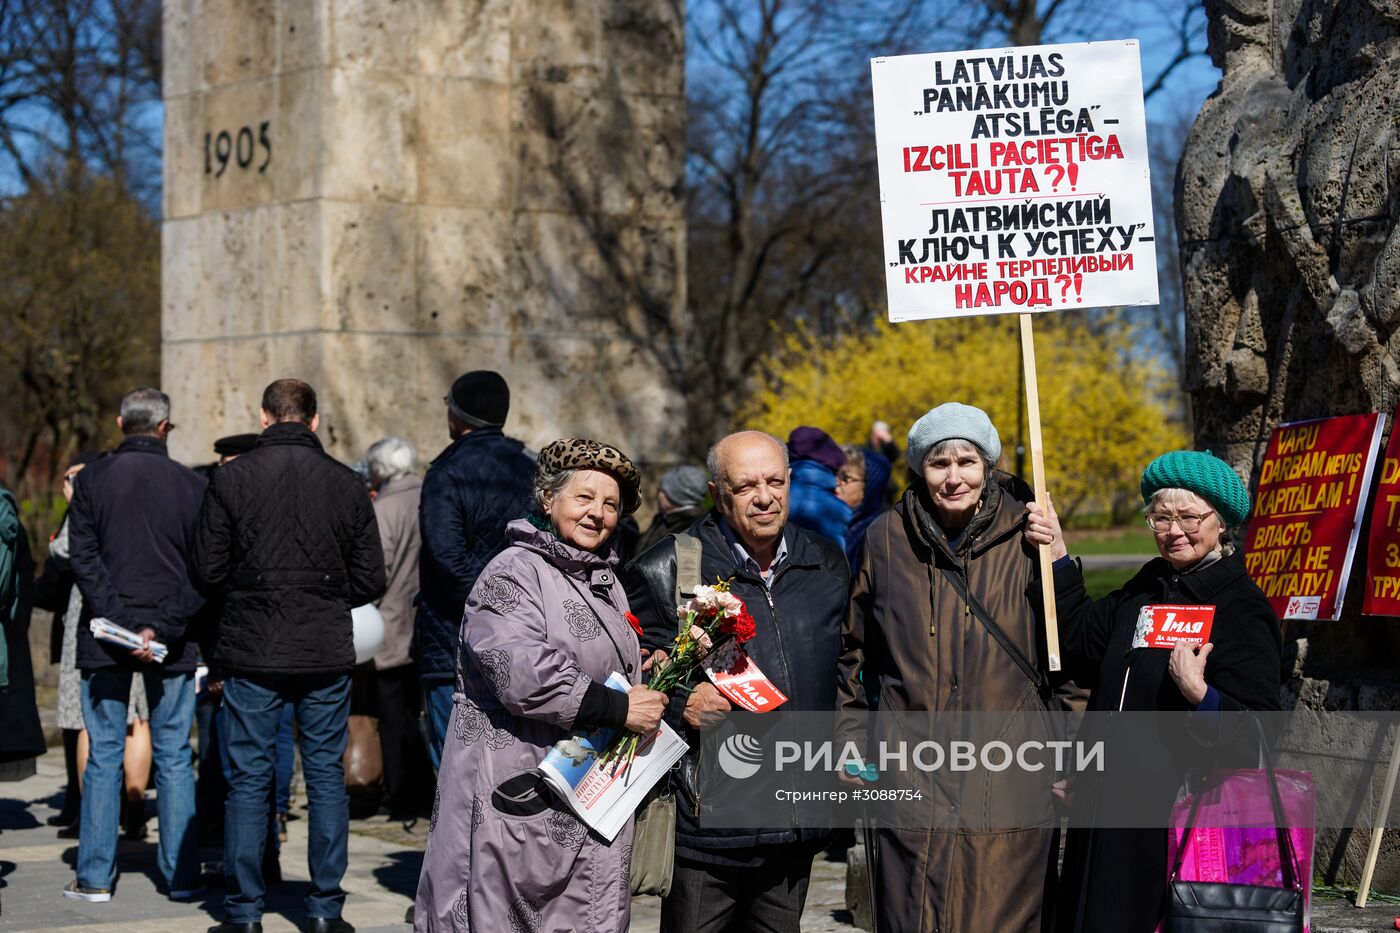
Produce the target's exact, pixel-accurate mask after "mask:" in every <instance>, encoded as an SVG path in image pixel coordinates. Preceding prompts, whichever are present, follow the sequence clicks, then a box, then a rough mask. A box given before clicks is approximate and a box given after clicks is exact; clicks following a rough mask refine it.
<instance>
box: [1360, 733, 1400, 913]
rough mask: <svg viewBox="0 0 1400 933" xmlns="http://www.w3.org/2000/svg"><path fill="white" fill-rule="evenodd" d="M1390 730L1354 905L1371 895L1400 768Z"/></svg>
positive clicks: (1398, 753)
mask: <svg viewBox="0 0 1400 933" xmlns="http://www.w3.org/2000/svg"><path fill="white" fill-rule="evenodd" d="M1396 738H1397V736H1395V735H1394V733H1393V732H1392V737H1391V740H1390V767H1389V769H1387V770H1386V773H1385V789H1384V790H1382V791H1381V806H1380V809H1379V810H1377V811H1376V829H1375V832H1373V833H1371V848H1370V849H1369V850H1368V851H1367V852H1366V865H1365V867H1364V868H1363V869H1362V871H1361V886H1360V887H1359V888H1357V891H1356V906H1357V907H1365V906H1366V901H1367V900H1368V899H1370V897H1371V877H1372V876H1373V875H1374V874H1375V873H1376V857H1377V856H1379V855H1380V854H1381V835H1382V834H1383V833H1384V832H1385V817H1386V814H1388V813H1389V812H1390V798H1391V795H1392V794H1394V793H1395V772H1396V771H1397V770H1400V748H1396Z"/></svg>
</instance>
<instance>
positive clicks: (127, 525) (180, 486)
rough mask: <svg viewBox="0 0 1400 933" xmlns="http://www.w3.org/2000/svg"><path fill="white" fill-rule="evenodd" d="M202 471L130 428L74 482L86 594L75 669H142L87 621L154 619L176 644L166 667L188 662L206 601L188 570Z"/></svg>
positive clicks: (71, 541) (160, 633) (76, 548)
mask: <svg viewBox="0 0 1400 933" xmlns="http://www.w3.org/2000/svg"><path fill="white" fill-rule="evenodd" d="M204 485H205V484H204V480H203V479H201V478H200V477H199V476H198V475H197V474H196V473H195V472H194V471H193V470H191V469H188V468H187V467H183V466H181V465H180V464H178V463H176V462H175V461H174V460H171V459H170V454H169V453H168V452H167V451H166V448H165V442H164V441H162V440H160V439H159V438H156V437H150V436H141V435H138V436H133V437H128V438H127V439H126V440H124V441H122V442H121V445H120V446H118V447H117V452H116V453H115V454H113V455H112V456H110V457H103V458H102V459H101V460H98V461H96V462H95V463H93V464H92V465H90V466H89V467H88V468H87V469H85V470H83V472H82V477H81V478H80V479H79V480H78V481H77V482H76V483H75V484H74V488H73V502H72V504H71V505H70V507H69V510H68V553H69V562H70V563H71V564H72V567H73V578H74V580H76V581H77V585H78V589H79V590H80V591H81V592H82V594H83V614H82V616H81V617H80V619H79V623H78V669H79V670H83V671H94V670H99V669H102V668H110V667H121V668H126V669H129V670H143V669H147V668H149V667H152V666H154V665H147V664H144V663H143V662H140V661H137V660H136V659H135V658H133V657H132V656H131V652H130V651H128V650H127V649H126V648H120V647H118V646H116V645H111V644H108V643H106V642H99V641H98V640H97V639H96V638H93V637H92V632H91V631H90V630H89V629H88V622H89V621H91V620H92V619H95V618H105V619H110V620H111V621H112V622H115V623H116V624H117V625H120V626H122V627H123V628H128V629H131V630H132V631H133V632H134V631H139V630H140V629H143V628H146V627H148V626H149V627H150V628H153V629H155V631H156V639H157V640H158V641H161V642H164V643H165V645H166V647H168V648H169V649H170V654H169V655H168V656H167V657H166V661H165V667H166V668H167V669H168V670H171V671H192V670H194V666H195V656H196V654H197V653H198V646H197V645H196V644H195V640H194V638H193V635H194V632H193V631H191V630H190V628H191V627H190V622H191V621H192V620H193V619H194V618H195V616H196V615H198V613H199V610H200V608H201V607H202V606H203V604H204V600H203V598H202V597H201V596H200V594H199V591H198V590H196V589H195V586H194V582H193V580H192V579H191V577H190V570H189V556H190V552H191V550H192V548H193V545H194V527H195V519H196V516H198V514H199V500H200V497H201V496H203V495H204Z"/></svg>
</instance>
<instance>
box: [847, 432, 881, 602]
mask: <svg viewBox="0 0 1400 933" xmlns="http://www.w3.org/2000/svg"><path fill="white" fill-rule="evenodd" d="M841 452H842V453H844V454H845V455H846V462H845V463H844V464H843V465H842V467H841V470H840V472H838V473H837V474H836V495H837V496H839V497H840V499H841V501H842V502H844V503H846V504H847V505H849V506H850V507H851V512H852V515H851V524H850V527H848V528H847V529H846V559H847V560H849V561H850V562H851V576H853V577H854V576H855V573H856V570H858V569H859V568H860V552H861V546H862V545H863V544H864V543H865V532H866V530H867V529H869V528H870V523H871V522H873V521H875V519H877V518H879V517H880V515H881V514H883V513H884V512H885V511H887V510H888V509H889V504H888V502H887V498H888V493H889V487H890V473H891V471H892V470H893V467H892V466H891V465H890V462H889V461H888V460H886V459H885V456H884V454H878V453H876V452H875V451H873V450H869V449H867V448H864V447H857V446H856V445H855V444H846V445H845V446H843V447H842V448H841Z"/></svg>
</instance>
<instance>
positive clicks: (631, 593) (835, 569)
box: [623, 512, 851, 850]
mask: <svg viewBox="0 0 1400 933" xmlns="http://www.w3.org/2000/svg"><path fill="white" fill-rule="evenodd" d="M688 533H689V534H691V535H693V536H694V537H696V538H699V539H700V547H701V555H700V579H701V580H702V581H713V580H715V579H716V578H717V577H718V578H721V579H727V580H728V579H732V582H731V584H730V589H731V591H732V592H733V593H734V595H735V596H738V597H739V598H740V599H742V600H743V601H744V603H745V605H747V606H748V609H749V612H750V613H751V614H752V615H753V617H754V622H755V624H756V627H757V634H756V635H755V636H754V638H753V640H752V641H750V642H749V643H748V644H746V645H745V646H744V647H745V649H747V651H748V652H749V655H750V657H752V658H753V660H754V663H756V664H757V665H758V667H759V668H760V669H761V670H762V671H763V673H764V674H765V675H767V677H768V679H770V680H771V681H773V683H774V685H775V686H776V687H777V688H778V689H779V690H781V691H782V692H783V693H784V694H786V695H787V697H788V702H787V703H786V704H784V706H783V709H784V710H820V711H824V712H825V711H830V710H834V709H835V708H836V676H837V674H836V662H837V659H838V657H839V656H840V653H841V622H842V619H843V618H844V617H845V614H846V600H847V594H848V590H849V589H850V582H851V572H850V567H849V565H848V564H847V562H846V556H845V555H844V554H843V553H842V552H841V549H840V548H839V547H837V546H836V544H835V543H834V542H832V541H829V540H827V539H826V538H823V537H821V536H820V535H818V534H816V533H814V532H811V531H808V530H806V529H805V528H799V527H798V526H796V525H793V524H791V523H789V524H788V526H787V528H785V529H784V531H783V534H784V535H785V536H786V539H787V552H788V553H787V560H786V561H784V562H783V563H782V564H781V565H780V566H779V567H778V569H777V571H776V574H775V576H774V579H773V586H772V590H771V592H770V591H769V590H768V589H767V588H766V587H764V585H763V581H762V580H760V579H759V578H758V577H756V576H753V575H752V574H750V573H748V572H746V571H742V570H740V569H739V568H738V567H737V566H736V564H735V561H734V555H733V552H732V551H731V550H730V547H729V542H728V541H726V540H725V538H724V535H723V533H722V532H721V531H720V527H719V516H718V513H715V512H711V513H710V514H708V515H705V516H704V517H702V518H701V519H700V520H699V521H697V522H695V524H693V525H691V526H690V528H689V530H688ZM623 583H624V584H625V585H626V587H627V601H628V603H629V604H630V605H631V607H632V612H633V613H634V614H635V615H636V616H637V618H638V620H639V621H640V622H641V625H642V631H643V633H644V639H643V643H644V644H645V645H647V646H648V647H656V646H664V645H666V644H669V643H670V641H671V639H672V638H674V637H675V634H676V630H677V625H678V622H677V618H676V611H675V601H674V593H675V585H676V547H675V539H674V538H671V537H667V538H665V539H663V540H662V541H661V543H659V544H657V545H656V546H655V547H653V548H652V549H651V550H649V551H647V552H646V553H645V554H643V555H641V556H640V557H638V558H637V559H636V560H635V561H633V562H632V563H631V564H629V565H628V566H627V567H626V568H625V570H624V571H623ZM770 596H771V602H770ZM685 700H686V697H685V696H684V695H682V694H681V693H680V691H677V695H676V696H673V697H672V698H671V711H670V712H669V713H668V715H667V719H668V721H670V722H671V723H672V725H674V726H676V727H678V728H679V729H680V730H681V731H682V732H683V736H684V738H685V739H686V741H687V742H688V743H689V744H690V748H691V751H690V752H689V754H688V755H687V756H686V758H685V759H684V760H683V761H682V763H681V766H680V767H679V768H678V770H677V775H676V776H677V781H676V784H677V790H678V791H679V794H680V799H679V801H678V806H677V807H676V810H677V821H676V841H677V844H678V845H681V846H683V847H685V848H688V849H693V850H695V849H698V850H725V849H740V848H747V847H751V846H755V845H770V844H775V843H788V842H797V841H799V840H805V839H809V838H810V839H819V838H822V837H823V836H824V835H825V831H821V830H817V831H809V830H796V829H793V828H791V827H779V828H772V829H767V828H753V829H718V828H714V827H707V826H705V825H703V824H704V812H705V808H706V804H705V794H706V788H705V787H704V786H703V780H697V774H699V775H703V773H704V770H702V769H700V768H699V760H698V759H699V754H700V750H701V743H700V741H699V739H698V737H697V736H696V734H695V732H694V730H692V729H690V727H689V726H687V725H686V724H685V723H684V722H683V721H682V720H681V719H680V718H679V716H678V713H679V712H680V710H682V709H683V708H684V706H685ZM707 768H708V766H707ZM708 770H709V771H711V772H713V769H712V768H708ZM697 811H698V812H699V814H700V815H699V817H696V816H695V814H696V812H697Z"/></svg>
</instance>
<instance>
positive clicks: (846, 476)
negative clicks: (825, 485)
mask: <svg viewBox="0 0 1400 933" xmlns="http://www.w3.org/2000/svg"><path fill="white" fill-rule="evenodd" d="M863 482H865V477H864V476H852V475H851V474H850V473H837V474H836V485H838V486H845V485H848V484H850V483H863Z"/></svg>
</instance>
